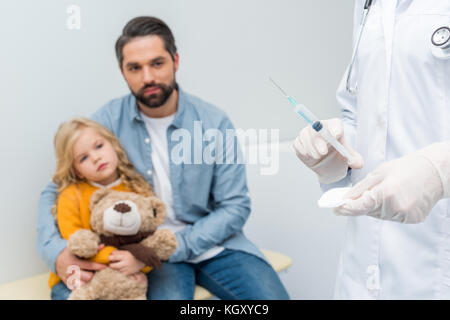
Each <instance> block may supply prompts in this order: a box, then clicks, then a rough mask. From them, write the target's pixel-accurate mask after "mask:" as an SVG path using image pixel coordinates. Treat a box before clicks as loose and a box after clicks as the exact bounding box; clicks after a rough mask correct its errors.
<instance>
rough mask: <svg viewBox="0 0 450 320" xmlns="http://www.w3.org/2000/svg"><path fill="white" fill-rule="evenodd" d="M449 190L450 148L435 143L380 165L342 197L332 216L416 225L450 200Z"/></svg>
mask: <svg viewBox="0 0 450 320" xmlns="http://www.w3.org/2000/svg"><path fill="white" fill-rule="evenodd" d="M449 189H450V144H449V143H446V142H445V143H436V144H432V145H430V146H428V147H426V148H424V149H421V150H419V151H416V152H414V153H412V154H410V155H407V156H404V157H402V158H399V159H396V160H393V161H389V162H385V163H383V164H382V165H380V166H379V167H378V168H376V169H375V170H374V171H373V172H372V173H370V174H368V175H367V177H366V178H365V179H363V180H362V181H360V182H359V183H358V184H356V185H355V186H354V187H353V188H352V189H351V190H350V191H349V192H348V193H347V194H346V195H345V197H344V198H349V199H348V200H347V201H346V203H345V204H344V205H342V206H341V207H338V208H336V209H335V213H336V214H338V215H348V216H358V215H368V216H372V217H375V218H378V219H383V220H391V221H397V222H402V223H419V222H422V221H424V220H425V218H426V217H427V216H428V214H429V213H430V211H431V209H432V208H433V207H434V206H435V204H436V202H438V201H439V200H440V199H442V198H444V197H449V196H450V194H449Z"/></svg>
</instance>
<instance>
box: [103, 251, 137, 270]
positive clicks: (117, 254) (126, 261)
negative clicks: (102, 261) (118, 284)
mask: <svg viewBox="0 0 450 320" xmlns="http://www.w3.org/2000/svg"><path fill="white" fill-rule="evenodd" d="M109 261H110V264H109V267H110V268H112V269H115V270H118V271H120V272H122V273H123V274H125V275H127V276H129V275H132V274H135V273H137V272H139V271H140V270H141V269H142V268H144V267H145V263H143V262H141V261H139V260H137V259H136V258H135V257H134V256H133V255H132V254H131V253H130V252H129V251H127V250H115V251H113V252H112V253H111V255H110V256H109Z"/></svg>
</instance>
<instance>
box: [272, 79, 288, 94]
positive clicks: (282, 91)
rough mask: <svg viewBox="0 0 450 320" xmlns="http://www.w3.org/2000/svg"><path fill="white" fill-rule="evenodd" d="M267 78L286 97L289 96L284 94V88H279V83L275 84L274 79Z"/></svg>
mask: <svg viewBox="0 0 450 320" xmlns="http://www.w3.org/2000/svg"><path fill="white" fill-rule="evenodd" d="M269 80H270V81H271V82H272V83H273V84H274V86H275V87H277V88H278V89H279V90H280V91H281V93H282V94H283V95H284V96H285V97H286V98H288V97H289V96H288V95H287V94H286V92H284V90H283V89H281V87H280V86H279V85H277V84H276V82H275V81H273V79H272V78H271V77H269Z"/></svg>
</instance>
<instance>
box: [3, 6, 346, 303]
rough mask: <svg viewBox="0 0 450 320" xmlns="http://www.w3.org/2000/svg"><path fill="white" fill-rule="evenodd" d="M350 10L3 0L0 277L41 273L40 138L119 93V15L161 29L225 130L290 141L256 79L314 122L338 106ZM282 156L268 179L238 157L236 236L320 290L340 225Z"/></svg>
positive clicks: (291, 278) (46, 153)
mask: <svg viewBox="0 0 450 320" xmlns="http://www.w3.org/2000/svg"><path fill="white" fill-rule="evenodd" d="M71 4H75V5H78V6H79V7H80V9H81V29H80V30H69V29H68V28H67V25H66V23H67V18H68V14H67V12H66V10H67V8H68V6H69V5H71ZM352 8H353V1H349V0H347V1H342V0H341V1H335V0H264V1H257V0H227V1H225V0H189V1H188V0H164V1H162V0H160V1H149V0H129V1H122V0H95V1H92V0H71V1H69V0H40V1H36V0H2V1H1V2H0V39H1V42H0V43H1V50H0V61H1V71H0V75H1V76H0V96H1V107H0V137H1V138H0V150H1V155H2V157H0V167H1V168H3V175H2V176H3V178H4V183H2V184H1V186H0V194H1V195H2V196H1V199H2V200H3V201H2V221H3V222H2V223H1V225H0V243H2V247H1V248H2V258H1V264H0V283H3V282H8V281H12V280H15V279H19V278H22V277H26V276H30V275H33V274H37V273H40V272H43V271H45V270H46V266H45V265H44V263H43V262H41V260H40V258H39V257H38V255H37V253H36V249H35V248H36V220H37V218H36V216H37V203H38V199H39V193H40V191H41V190H42V188H43V187H44V186H45V185H46V183H47V182H48V181H49V180H50V177H51V174H52V171H53V169H54V157H53V149H52V139H53V135H54V133H55V131H56V128H57V126H58V125H59V123H60V122H62V121H63V120H66V119H68V118H70V117H72V116H74V115H86V116H88V115H90V114H91V113H92V112H94V111H95V110H96V109H97V108H99V107H100V106H101V105H103V104H104V103H106V102H107V101H108V100H110V99H112V98H114V97H117V96H120V95H123V94H126V93H128V88H127V86H126V84H125V83H124V81H123V79H122V78H121V75H120V72H119V70H118V68H117V63H116V60H115V56H114V50H113V46H114V42H115V40H116V38H117V37H118V35H119V34H120V32H121V29H122V28H123V26H124V24H125V23H126V22H127V21H128V20H130V19H131V18H133V17H135V16H138V15H155V16H158V17H160V18H162V19H163V20H165V21H166V22H167V23H168V24H169V26H170V27H171V28H172V30H173V32H174V35H175V38H176V41H177V46H178V49H179V53H180V56H181V66H180V70H179V72H178V74H177V79H178V82H179V83H180V85H181V86H182V88H183V89H184V90H186V91H188V92H190V93H193V94H196V95H198V96H201V97H202V98H204V99H205V100H208V101H210V102H213V103H215V104H216V105H217V106H219V107H221V108H222V109H224V110H226V111H227V113H228V114H229V115H230V117H231V119H232V120H233V122H234V124H235V126H236V127H238V128H244V129H247V128H256V129H271V128H275V129H280V137H281V139H282V140H289V139H292V138H294V136H295V135H296V134H297V132H298V131H299V130H300V129H301V128H302V127H303V126H304V124H303V122H302V121H301V120H299V119H298V118H297V117H296V116H295V114H294V113H293V112H292V111H291V110H290V107H289V105H288V104H287V103H286V101H284V100H283V98H282V97H281V95H279V93H278V92H277V91H276V90H275V89H274V88H273V87H272V86H271V85H270V83H269V82H268V80H267V78H268V76H269V75H271V76H272V77H273V78H274V79H275V80H277V81H278V82H279V83H280V84H281V85H283V86H284V88H285V89H286V91H288V92H289V93H290V94H291V95H292V96H294V97H296V98H297V100H299V101H302V102H304V103H305V104H307V105H309V106H311V108H313V109H314V111H315V112H316V113H317V114H318V115H319V116H320V117H323V118H328V117H331V116H336V115H338V109H337V107H336V102H335V97H334V94H335V90H336V87H337V84H338V81H339V80H340V77H341V76H342V73H343V71H344V70H345V67H346V65H347V63H348V60H349V58H350V51H351V50H350V47H351V25H352V13H353V10H352ZM282 159H283V160H282V162H281V168H280V172H279V174H278V175H275V176H261V175H260V174H259V170H257V169H256V167H254V166H249V169H248V175H249V185H250V188H251V193H252V196H253V210H254V213H253V215H252V216H251V218H250V220H249V222H248V224H247V226H246V231H247V233H248V234H249V236H250V237H251V238H252V239H253V240H255V242H256V243H257V244H258V245H260V246H262V247H266V248H268V249H274V250H279V251H283V252H286V253H288V254H290V255H291V256H293V257H294V266H293V267H292V268H291V270H290V271H289V272H287V273H285V274H283V275H282V277H283V280H284V281H285V283H286V285H287V286H288V289H289V292H290V293H291V296H292V297H293V298H329V297H331V292H332V282H333V279H334V270H335V263H336V257H337V252H338V245H337V243H336V242H335V241H332V239H334V238H333V237H330V234H333V236H336V237H338V236H339V235H341V234H342V230H341V229H342V220H340V219H337V218H336V217H333V216H332V215H331V214H330V213H329V212H324V211H320V210H318V209H317V207H316V206H315V202H314V199H316V198H318V196H319V195H320V190H319V189H318V186H317V183H316V182H315V179H314V177H313V176H311V173H310V172H308V171H307V170H306V169H304V168H303V167H302V166H301V165H300V164H299V163H298V162H297V161H296V159H294V157H293V156H292V154H289V153H286V154H285V155H283V156H282ZM275 186H276V187H275ZM312 186H313V187H312ZM304 192H305V193H306V194H305V193H304ZM275 214H276V215H275ZM275 218H276V221H277V222H276V224H274V221H273V220H274V219H275ZM268 227H270V230H267V228H268Z"/></svg>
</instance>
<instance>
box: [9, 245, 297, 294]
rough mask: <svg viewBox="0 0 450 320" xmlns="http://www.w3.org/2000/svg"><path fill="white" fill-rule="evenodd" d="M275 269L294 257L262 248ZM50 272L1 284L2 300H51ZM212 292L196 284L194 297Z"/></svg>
mask: <svg viewBox="0 0 450 320" xmlns="http://www.w3.org/2000/svg"><path fill="white" fill-rule="evenodd" d="M261 251H262V253H264V255H265V256H266V258H267V260H268V261H269V262H270V264H271V265H272V267H273V268H274V269H275V271H277V272H279V271H282V270H285V269H287V268H289V267H290V266H291V264H292V259H291V258H290V257H288V256H286V255H284V254H281V253H278V252H274V251H269V250H261ZM47 282H48V273H43V274H39V275H37V276H34V277H30V278H26V279H21V280H17V281H14V282H10V283H5V284H3V285H0V300H49V299H50V288H49V287H48V284H47ZM211 297H212V294H211V293H210V292H209V291H208V290H206V289H205V288H203V287H201V286H196V288H195V294H194V299H195V300H206V299H209V298H211Z"/></svg>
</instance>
